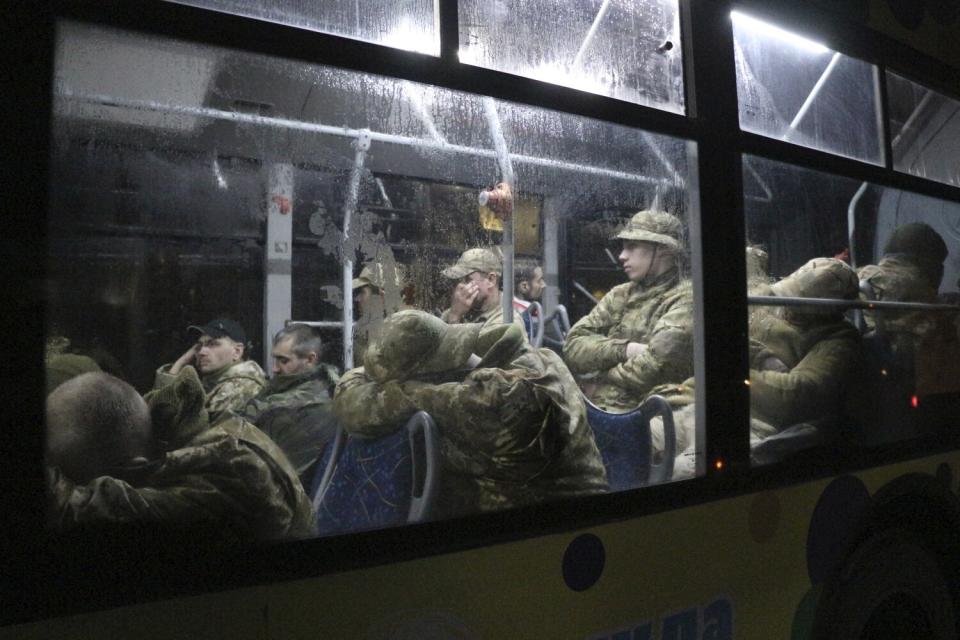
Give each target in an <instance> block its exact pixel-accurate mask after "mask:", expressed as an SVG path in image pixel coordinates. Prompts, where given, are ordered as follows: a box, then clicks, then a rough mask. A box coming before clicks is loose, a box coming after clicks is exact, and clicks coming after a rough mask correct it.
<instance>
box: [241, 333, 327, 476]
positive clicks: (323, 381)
mask: <svg viewBox="0 0 960 640" xmlns="http://www.w3.org/2000/svg"><path fill="white" fill-rule="evenodd" d="M322 354H323V342H322V341H321V339H320V335H319V334H318V333H317V332H316V330H314V328H313V327H311V326H309V325H305V324H291V325H287V326H286V327H284V328H283V329H281V330H280V331H279V332H278V333H277V335H276V336H274V338H273V377H272V378H271V379H270V381H269V382H267V386H266V387H264V388H263V390H262V391H261V392H260V393H258V394H257V395H256V396H254V397H253V398H251V399H250V400H249V401H247V403H246V404H245V405H244V406H243V407H242V408H241V409H240V410H239V411H238V412H237V413H238V414H239V415H240V416H242V417H244V418H246V419H247V420H249V421H250V422H252V423H254V424H255V425H257V427H258V428H259V429H260V430H261V431H263V432H264V433H265V434H267V435H268V436H270V438H271V439H272V440H273V441H274V442H275V443H277V446H279V447H280V448H281V449H282V450H283V452H284V453H285V454H286V456H287V459H289V460H290V462H291V463H292V464H293V467H294V469H296V471H297V473H298V474H300V476H301V477H304V478H305V474H306V473H307V472H308V471H309V470H310V469H311V468H312V466H313V465H314V463H315V462H316V461H317V458H319V457H320V455H321V454H322V453H323V449H324V447H326V446H327V443H328V442H330V440H331V439H332V438H333V436H334V434H335V433H336V430H337V425H336V422H335V420H334V418H333V411H332V409H331V401H332V399H333V388H334V386H335V385H336V384H337V381H338V380H339V379H340V376H339V374H338V372H337V369H336V367H334V366H332V365H328V364H325V363H323V362H321V360H320V356H321V355H322Z"/></svg>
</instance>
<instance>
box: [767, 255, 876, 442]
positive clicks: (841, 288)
mask: <svg viewBox="0 0 960 640" xmlns="http://www.w3.org/2000/svg"><path fill="white" fill-rule="evenodd" d="M771 288H772V290H773V294H774V295H776V296H785V297H801V298H829V299H834V300H853V299H855V298H856V297H857V291H858V282H857V274H856V273H855V272H854V271H853V269H852V268H851V267H850V266H849V265H847V264H846V263H845V262H842V261H841V260H837V259H835V258H814V259H813V260H810V261H809V262H807V263H806V264H805V265H803V266H802V267H800V268H799V269H797V270H796V271H794V272H793V273H792V274H790V275H789V276H787V277H786V278H784V279H783V280H780V281H779V282H777V283H775V284H773V285H772V287H771ZM770 309H775V310H773V311H771V312H770V313H767V314H765V315H762V316H754V317H753V318H752V319H751V320H752V322H751V323H750V409H751V418H752V419H751V440H752V442H753V444H757V443H758V442H759V441H760V440H762V439H763V438H765V437H768V436H770V435H773V434H775V433H779V432H780V431H782V430H783V429H785V428H786V427H789V426H792V425H796V424H799V423H807V424H811V425H813V426H814V427H816V428H818V429H823V428H825V427H829V426H830V425H831V424H832V423H834V422H836V420H837V419H838V418H839V416H840V413H841V409H842V403H843V398H844V392H845V390H846V387H847V384H848V383H849V382H850V379H851V377H852V375H853V372H854V369H855V368H856V365H857V361H858V354H859V343H860V335H859V333H858V332H857V330H856V328H854V326H853V325H852V324H850V323H849V322H847V321H846V320H845V319H844V317H843V310H842V309H837V308H830V307H813V306H789V307H778V308H772V307H771V308H770Z"/></svg>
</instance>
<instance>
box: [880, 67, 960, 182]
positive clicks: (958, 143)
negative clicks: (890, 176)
mask: <svg viewBox="0 0 960 640" xmlns="http://www.w3.org/2000/svg"><path fill="white" fill-rule="evenodd" d="M887 100H888V102H889V104H890V106H889V109H888V112H889V116H890V135H891V136H893V138H892V140H891V145H892V147H893V168H894V169H896V170H897V171H903V172H905V173H911V174H913V175H915V176H920V177H921V178H929V179H931V180H936V181H937V182H945V183H947V184H952V185H956V186H960V164H958V163H957V161H956V159H957V157H958V156H960V116H958V114H960V102H958V101H957V100H953V99H951V98H948V97H946V96H945V95H943V94H940V93H937V92H936V91H933V90H932V89H927V88H926V87H924V86H922V85H919V84H917V83H915V82H911V81H910V80H907V79H906V78H902V77H900V76H898V75H897V74H895V73H891V72H889V71H888V72H887Z"/></svg>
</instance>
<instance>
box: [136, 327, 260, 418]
mask: <svg viewBox="0 0 960 640" xmlns="http://www.w3.org/2000/svg"><path fill="white" fill-rule="evenodd" d="M187 329H188V330H193V331H198V332H199V333H200V337H199V338H198V339H197V342H196V344H194V345H193V346H192V347H190V348H189V349H187V350H186V352H185V353H184V354H183V355H182V356H180V357H179V358H178V359H177V361H176V362H174V363H173V364H165V365H163V366H162V367H160V368H159V369H157V376H156V380H155V382H154V385H153V387H154V389H159V388H161V387H163V386H166V385H168V384H170V383H171V382H173V380H174V379H175V378H176V377H177V375H178V374H179V373H180V370H181V369H183V368H184V367H186V366H193V367H194V368H195V369H196V370H197V373H199V374H200V380H201V382H202V383H203V388H204V390H205V391H206V394H207V402H206V409H207V411H208V412H210V419H211V420H215V419H216V418H218V417H219V416H220V415H221V414H222V413H224V412H225V411H228V410H232V411H236V410H238V409H240V408H241V407H242V406H243V405H244V404H246V402H247V401H248V400H249V399H250V398H252V397H253V396H255V395H257V394H258V393H259V392H260V390H261V389H263V386H264V385H265V384H266V381H267V379H266V376H265V375H264V373H263V369H261V368H260V365H258V364H257V363H256V362H254V361H253V360H246V359H244V353H245V351H246V342H247V334H246V333H245V332H244V331H243V327H241V326H240V325H239V324H238V323H237V322H235V321H233V320H229V319H227V318H217V319H215V320H211V321H210V322H208V323H207V324H205V325H203V326H202V327H201V326H196V325H191V326H190V327H187Z"/></svg>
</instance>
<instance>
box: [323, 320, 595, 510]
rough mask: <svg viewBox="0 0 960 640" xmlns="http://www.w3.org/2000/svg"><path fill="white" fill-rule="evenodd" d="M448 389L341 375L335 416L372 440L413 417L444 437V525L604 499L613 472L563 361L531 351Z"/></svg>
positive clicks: (521, 349)
mask: <svg viewBox="0 0 960 640" xmlns="http://www.w3.org/2000/svg"><path fill="white" fill-rule="evenodd" d="M506 335H507V336H510V337H509V339H510V340H511V341H512V342H514V343H515V344H511V345H506V346H507V347H508V348H506V349H504V347H505V345H503V344H499V343H498V345H495V346H494V348H492V349H491V350H490V351H489V352H488V353H492V352H494V351H496V352H497V353H504V352H509V354H510V355H509V356H508V357H506V358H504V359H502V360H498V361H497V362H489V363H488V362H486V361H484V362H481V364H480V367H479V368H477V369H474V370H472V371H470V372H468V373H466V374H465V375H464V374H461V375H460V376H458V377H454V378H453V379H451V380H449V381H444V382H439V381H438V382H424V381H407V382H403V383H398V382H394V381H390V382H386V383H382V384H381V383H377V382H375V381H373V380H372V379H371V378H370V377H369V376H368V375H367V374H366V373H365V372H364V370H363V368H359V369H354V370H352V371H350V372H348V373H347V374H345V375H344V377H343V379H342V380H341V382H340V384H339V385H338V386H337V391H336V395H335V396H334V409H335V410H336V413H337V416H338V418H339V419H340V421H341V424H343V425H344V428H345V429H346V430H347V431H348V432H350V433H352V434H354V435H358V436H361V437H369V438H375V437H379V436H382V435H385V434H387V433H390V432H391V431H394V430H396V429H397V427H398V426H399V425H401V424H402V423H403V421H405V420H406V419H408V418H409V417H410V416H411V415H413V413H414V412H416V411H418V410H424V411H426V412H428V413H429V414H430V415H431V416H433V418H434V420H435V421H436V423H437V425H438V427H439V429H440V433H441V454H442V458H443V474H442V489H441V492H440V498H439V502H440V504H439V505H438V506H439V508H438V511H439V515H440V516H441V517H445V516H454V515H460V514H464V513H471V512H476V511H490V510H496V509H506V508H510V507H516V506H520V505H525V504H530V503H535V502H541V501H544V500H550V499H554V498H561V497H565V496H578V495H588V494H594V493H600V492H603V491H606V489H607V481H606V472H605V470H604V467H603V462H602V460H601V457H600V452H599V450H598V449H597V446H596V443H595V442H594V439H593V432H592V431H591V430H590V427H589V425H588V424H587V417H586V410H585V408H584V405H583V402H582V401H581V400H580V392H579V390H578V389H577V385H576V382H575V381H574V379H573V376H572V375H571V374H570V372H569V371H568V370H567V368H566V366H564V364H563V362H562V361H561V360H560V358H559V356H557V355H556V354H555V353H553V352H552V351H550V350H548V349H533V348H531V347H529V346H527V345H526V343H525V341H524V339H523V338H522V337H521V336H520V335H519V332H511V333H508V334H506Z"/></svg>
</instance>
